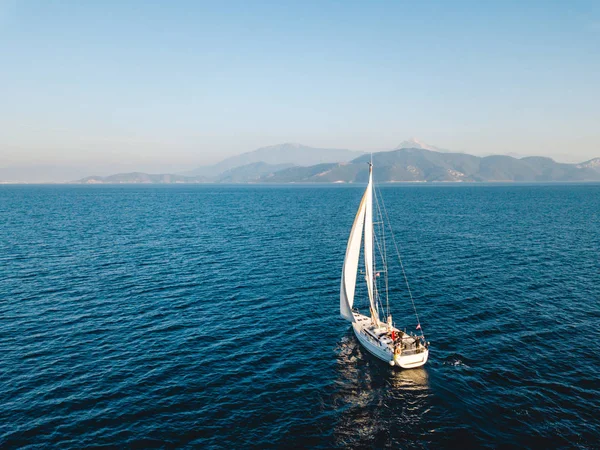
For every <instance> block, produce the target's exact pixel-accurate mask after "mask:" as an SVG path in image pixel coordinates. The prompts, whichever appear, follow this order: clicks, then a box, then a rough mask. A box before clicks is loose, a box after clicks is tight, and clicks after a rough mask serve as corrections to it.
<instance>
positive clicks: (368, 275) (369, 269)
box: [364, 162, 379, 325]
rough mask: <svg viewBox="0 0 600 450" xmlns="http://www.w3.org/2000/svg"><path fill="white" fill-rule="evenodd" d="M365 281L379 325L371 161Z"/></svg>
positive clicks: (366, 210)
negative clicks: (374, 255) (376, 298)
mask: <svg viewBox="0 0 600 450" xmlns="http://www.w3.org/2000/svg"><path fill="white" fill-rule="evenodd" d="M365 199H366V204H365V242H364V259H365V281H366V282H367V291H368V293H369V303H370V305H371V307H370V310H371V319H372V320H373V324H375V325H379V311H378V308H377V304H376V302H375V285H374V281H375V277H374V274H373V163H372V162H369V184H367V189H366V191H365Z"/></svg>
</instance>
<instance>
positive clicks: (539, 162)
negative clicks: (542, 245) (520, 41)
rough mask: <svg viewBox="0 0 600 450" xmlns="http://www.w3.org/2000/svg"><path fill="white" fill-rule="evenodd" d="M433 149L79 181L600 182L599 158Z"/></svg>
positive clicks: (282, 149)
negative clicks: (371, 170) (573, 160)
mask: <svg viewBox="0 0 600 450" xmlns="http://www.w3.org/2000/svg"><path fill="white" fill-rule="evenodd" d="M435 148H436V147H433V146H429V145H427V144H424V143H421V142H419V141H416V140H410V141H405V142H403V143H401V144H400V145H399V146H398V147H396V148H395V149H394V150H391V151H383V152H376V153H373V154H365V153H363V152H353V151H350V150H344V149H322V148H313V147H307V146H303V145H299V144H282V145H279V146H271V147H263V148H260V149H258V150H255V151H253V152H248V153H245V154H242V155H239V156H235V157H232V158H228V159H226V160H224V161H222V162H220V163H218V164H215V165H212V166H208V167H200V168H198V169H195V170H193V171H189V172H186V173H182V174H157V175H149V174H144V173H139V172H134V173H127V174H117V175H112V176H109V177H86V178H83V179H81V180H79V181H77V183H206V182H214V183H318V182H321V183H354V182H357V183H358V182H365V181H366V179H367V174H368V170H367V167H368V165H367V163H368V162H369V161H370V160H371V158H372V161H373V164H374V166H375V174H376V177H377V180H378V181H379V182H552V181H563V182H568V181H600V158H594V159H592V160H589V161H586V162H582V163H580V164H564V163H558V162H556V161H554V160H553V159H551V158H546V157H539V156H535V157H534V156H532V157H524V158H514V157H512V156H507V155H494V156H486V157H479V156H474V155H468V154H465V153H452V152H450V151H447V150H441V149H437V150H432V149H435Z"/></svg>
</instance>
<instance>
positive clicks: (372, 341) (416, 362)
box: [352, 312, 429, 369]
mask: <svg viewBox="0 0 600 450" xmlns="http://www.w3.org/2000/svg"><path fill="white" fill-rule="evenodd" d="M353 315H354V318H355V321H354V322H353V323H352V328H353V330H354V334H355V335H356V338H357V339H358V341H359V342H360V343H361V345H362V346H363V347H364V348H365V350H367V351H368V352H369V353H371V354H372V355H373V356H376V357H377V358H379V359H381V360H382V361H385V362H387V363H388V364H390V365H392V366H398V367H401V368H403V369H413V368H415V367H420V366H422V365H424V364H425V363H426V362H427V358H428V356H429V350H428V349H427V348H425V347H424V346H422V345H420V343H419V345H417V344H416V340H415V338H414V337H412V336H409V335H407V334H405V333H403V332H402V331H400V330H398V329H397V328H395V327H389V326H388V325H385V324H383V325H381V326H380V327H376V326H374V325H373V323H372V321H371V318H370V317H367V316H363V315H362V314H359V313H357V312H353ZM392 330H394V332H395V334H396V335H398V336H400V337H401V339H400V340H399V341H398V340H397V341H396V343H394V341H392V339H391V337H390V333H391V331H392ZM398 345H400V346H401V347H402V348H403V349H402V350H400V351H398V350H396V351H395V350H394V349H395V348H396V349H397V348H398Z"/></svg>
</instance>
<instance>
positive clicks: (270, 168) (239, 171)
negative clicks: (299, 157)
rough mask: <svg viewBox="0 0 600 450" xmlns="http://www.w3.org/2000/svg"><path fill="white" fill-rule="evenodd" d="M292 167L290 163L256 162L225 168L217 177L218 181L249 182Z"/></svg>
mask: <svg viewBox="0 0 600 450" xmlns="http://www.w3.org/2000/svg"><path fill="white" fill-rule="evenodd" d="M288 167H292V164H267V163H265V162H257V163H252V164H246V165H245V166H241V167H236V168H234V169H229V170H226V171H225V172H223V173H221V175H219V177H218V182H219V183H251V182H255V181H258V180H259V179H260V178H261V177H264V176H269V175H272V174H274V173H275V172H277V171H280V170H283V169H287V168H288Z"/></svg>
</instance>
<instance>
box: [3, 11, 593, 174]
mask: <svg viewBox="0 0 600 450" xmlns="http://www.w3.org/2000/svg"><path fill="white" fill-rule="evenodd" d="M0 57H1V58H0V167H1V166H6V165H10V164H16V163H27V162H55V163H63V162H86V163H94V162H99V161H103V162H115V163H116V162H120V163H124V162H126V163H131V164H137V163H142V162H144V163H152V164H156V165H160V164H163V163H170V164H180V165H182V166H187V165H191V166H196V165H199V164H203V163H211V162H215V161H217V160H220V159H222V158H223V157H225V156H229V155H232V154H237V153H241V152H244V151H249V150H253V149H255V148H257V147H260V146H265V145H272V144H277V143H282V142H289V141H291V142H300V143H303V144H307V145H312V146H327V147H341V148H352V149H365V150H367V149H369V150H370V149H388V148H392V147H394V146H395V145H397V144H398V143H399V142H400V141H402V140H405V139H407V138H409V137H411V136H415V137H417V138H419V139H421V140H423V141H425V142H428V143H430V144H433V145H436V146H438V147H442V148H449V149H453V150H459V151H466V152H469V153H474V154H489V153H508V152H515V153H521V154H546V155H550V156H556V157H557V159H559V160H560V159H561V158H562V159H563V160H567V159H571V160H584V159H589V158H591V157H594V156H600V2H599V1H597V0H596V1H561V2H554V1H541V0H540V1H529V2H527V1H525V2H523V1H515V2H512V1H495V2H493V1H473V2H459V1H407V2H402V1H394V2H392V1H389V2H385V1H384V2H376V1H375V2H371V1H364V2H351V1H336V2H326V1H314V2H313V1H295V2H285V1H270V2H251V1H241V2H226V1H223V2H220V1H214V2H201V1H178V2H171V1H108V0H105V1H95V2H93V1H76V0H72V1H50V0H39V1H29V0H14V1H3V0H0ZM561 155H562V156H561Z"/></svg>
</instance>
